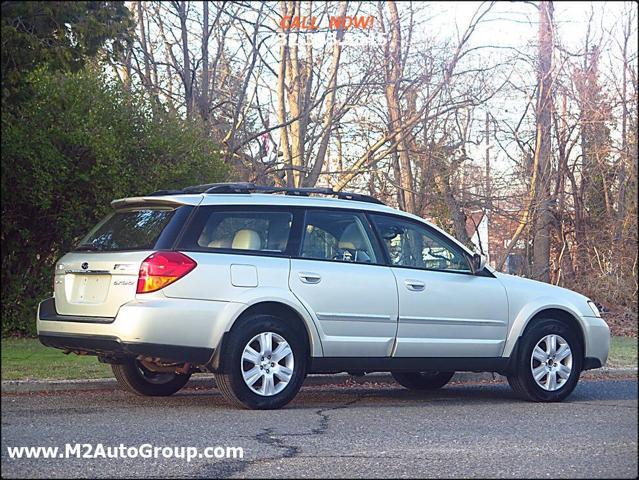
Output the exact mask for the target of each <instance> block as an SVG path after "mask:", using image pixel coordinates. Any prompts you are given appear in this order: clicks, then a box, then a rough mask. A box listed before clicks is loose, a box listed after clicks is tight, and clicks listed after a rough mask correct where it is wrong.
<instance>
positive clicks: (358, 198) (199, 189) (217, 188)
mask: <svg viewBox="0 0 639 480" xmlns="http://www.w3.org/2000/svg"><path fill="white" fill-rule="evenodd" d="M258 192H259V193H284V194H285V195H294V196H299V197H308V196H310V195H329V196H335V197H337V198H339V199H340V200H353V201H355V202H367V203H376V204H378V205H385V203H384V202H382V201H381V200H378V199H377V198H375V197H371V196H370V195H364V194H362V193H352V192H336V191H335V190H333V189H332V188H308V187H304V188H292V187H269V186H266V185H255V184H254V183H250V182H240V183H206V184H204V185H193V186H191V187H185V188H183V189H182V190H158V191H157V192H153V193H152V194H151V195H150V196H161V195H177V194H186V193H203V194H232V193H258Z"/></svg>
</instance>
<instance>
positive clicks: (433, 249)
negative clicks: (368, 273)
mask: <svg viewBox="0 0 639 480" xmlns="http://www.w3.org/2000/svg"><path fill="white" fill-rule="evenodd" d="M371 217H372V220H373V223H374V224H375V227H376V228H377V230H378V231H379V234H380V236H381V237H382V240H383V243H384V246H385V247H386V248H387V250H388V254H389V256H390V260H391V264H392V265H394V266H398V267H413V268H423V269H425V270H442V271H453V272H470V271H471V269H470V265H469V263H468V260H467V259H466V256H465V255H464V254H463V252H462V251H461V250H460V249H458V248H455V246H454V245H451V244H449V243H448V242H446V241H445V240H443V239H442V238H441V237H440V236H439V235H437V233H435V232H433V231H431V230H430V229H428V228H427V227H425V226H421V225H419V224H417V223H414V222H410V221H406V220H402V219H399V218H396V217H390V216H386V215H372V216H371Z"/></svg>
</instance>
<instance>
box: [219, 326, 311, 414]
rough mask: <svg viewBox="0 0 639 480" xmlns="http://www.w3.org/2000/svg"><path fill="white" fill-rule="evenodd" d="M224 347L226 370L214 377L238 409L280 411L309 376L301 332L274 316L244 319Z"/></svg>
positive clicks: (223, 393)
mask: <svg viewBox="0 0 639 480" xmlns="http://www.w3.org/2000/svg"><path fill="white" fill-rule="evenodd" d="M302 328H303V327H302ZM223 348H224V353H223V355H224V360H223V361H224V363H223V368H222V370H223V371H222V373H218V374H216V375H215V383H216V384H217V387H218V388H219V390H220V391H221V392H222V395H223V396H224V397H225V398H226V400H228V401H229V403H231V404H232V405H234V406H236V407H240V408H252V409H259V410H270V409H276V408H281V407H283V406H284V405H286V404H288V403H289V402H290V401H291V400H293V398H294V397H295V395H297V392H298V391H299V389H300V388H301V386H302V383H303V382H304V378H305V377H306V363H307V361H306V358H307V355H308V353H307V346H306V343H305V341H304V336H303V334H302V332H301V331H300V329H299V327H297V328H296V326H294V325H291V324H289V323H288V322H286V321H285V320H283V319H280V318H278V317H275V316H273V315H255V316H252V317H247V318H245V319H243V320H242V321H241V323H240V324H238V325H235V327H234V328H233V330H232V331H231V333H230V335H229V337H228V339H227V340H226V341H225V345H224V347H223Z"/></svg>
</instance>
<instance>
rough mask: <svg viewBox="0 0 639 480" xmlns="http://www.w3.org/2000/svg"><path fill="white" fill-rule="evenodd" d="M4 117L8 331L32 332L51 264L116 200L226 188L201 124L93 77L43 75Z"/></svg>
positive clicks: (221, 167)
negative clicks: (214, 185) (199, 187)
mask: <svg viewBox="0 0 639 480" xmlns="http://www.w3.org/2000/svg"><path fill="white" fill-rule="evenodd" d="M27 81H28V87H29V89H30V91H31V95H30V96H29V98H28V99H26V100H25V101H23V102H21V104H20V105H19V106H18V107H16V108H12V109H3V110H2V243H3V265H2V303H3V311H4V318H3V326H2V332H3V334H6V333H8V332H25V333H33V329H34V325H35V322H34V320H33V319H34V317H35V306H36V304H37V302H38V301H39V300H41V299H43V298H44V297H46V295H47V294H48V293H49V292H50V291H51V288H52V266H53V264H54V263H55V261H56V260H57V258H59V257H60V256H61V255H62V254H63V253H64V252H66V251H68V250H69V249H70V248H71V247H72V245H73V244H74V243H75V242H76V241H77V240H78V238H79V237H80V236H82V235H83V234H85V233H86V232H87V231H88V230H89V229H90V227H91V226H93V225H94V224H95V223H96V222H97V220H98V219H99V218H100V217H102V216H103V215H104V214H105V213H106V212H107V211H108V210H109V202H110V201H111V200H112V199H114V198H119V197H125V196H130V195H136V194H144V193H149V192H151V191H154V190H158V189H162V188H179V187H183V186H186V185H192V184H197V183H207V182H214V181H219V180H223V179H224V177H225V175H226V168H225V166H224V164H223V163H222V161H221V160H220V158H219V155H218V151H217V148H216V145H215V144H214V143H213V142H212V141H211V140H210V139H209V138H208V137H207V136H206V135H205V134H204V132H203V130H202V129H201V128H200V127H199V126H198V125H194V124H192V123H187V122H186V121H184V120H182V119H180V118H178V117H176V116H173V115H172V114H168V113H165V112H163V111H160V110H159V109H157V108H156V109H153V108H152V106H151V103H150V101H149V100H147V99H146V98H145V97H143V96H141V95H137V94H135V93H129V92H127V91H126V90H124V89H123V88H122V87H121V86H120V85H119V84H117V83H115V82H110V81H107V80H105V79H104V78H103V77H101V76H100V75H98V74H95V73H92V72H90V71H87V70H85V71H81V72H78V73H71V74H63V73H51V72H49V71H47V70H44V69H38V70H36V71H34V72H33V73H32V74H30V75H29V76H28V80H27Z"/></svg>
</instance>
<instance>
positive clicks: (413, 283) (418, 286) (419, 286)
mask: <svg viewBox="0 0 639 480" xmlns="http://www.w3.org/2000/svg"><path fill="white" fill-rule="evenodd" d="M404 285H406V288H407V289H409V290H411V291H413V292H421V291H422V290H424V289H425V288H426V284H425V283H424V282H420V281H419V280H404Z"/></svg>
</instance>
